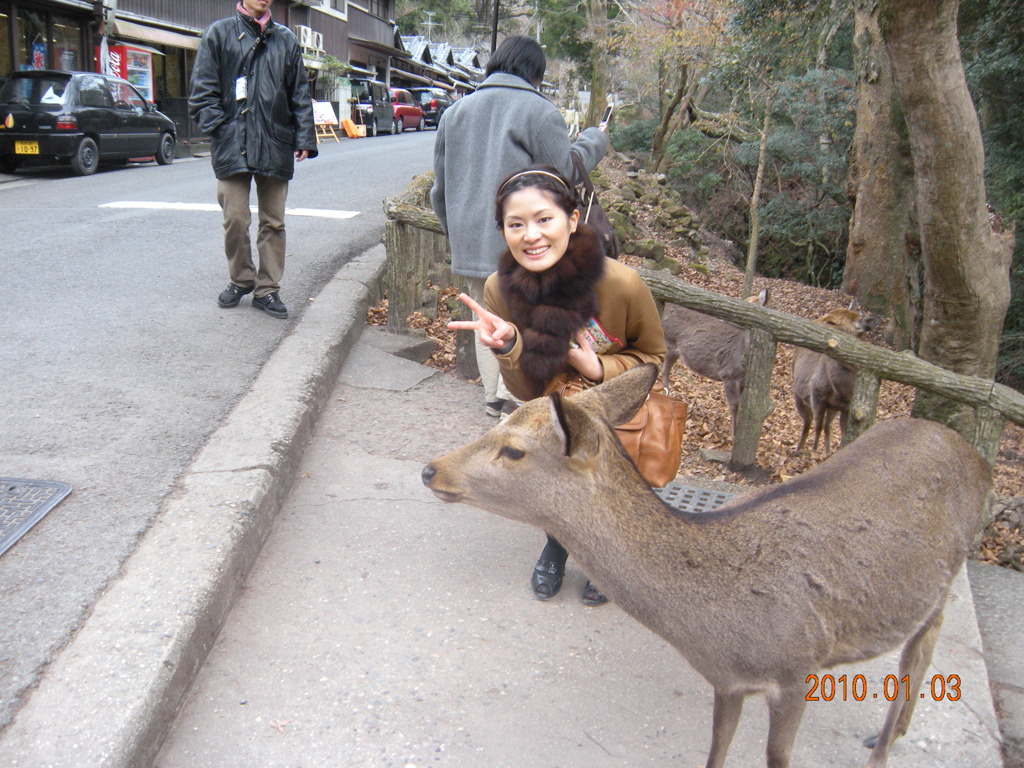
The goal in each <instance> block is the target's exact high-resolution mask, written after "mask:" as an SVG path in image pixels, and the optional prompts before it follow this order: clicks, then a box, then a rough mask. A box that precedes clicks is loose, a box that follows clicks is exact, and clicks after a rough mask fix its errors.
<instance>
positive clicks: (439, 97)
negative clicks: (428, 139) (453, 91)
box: [409, 88, 454, 128]
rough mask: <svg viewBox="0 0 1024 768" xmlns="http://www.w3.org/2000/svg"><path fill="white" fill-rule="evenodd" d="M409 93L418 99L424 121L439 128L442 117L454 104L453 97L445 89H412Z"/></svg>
mask: <svg viewBox="0 0 1024 768" xmlns="http://www.w3.org/2000/svg"><path fill="white" fill-rule="evenodd" d="M409 93H411V94H412V95H413V96H415V97H416V99H417V100H418V101H419V103H420V108H421V109H422V110H423V121H424V122H425V123H426V124H427V125H432V126H433V127H434V128H437V124H438V123H440V122H441V115H443V114H444V111H445V110H446V109H448V107H450V106H451V105H452V104H453V103H454V102H453V101H452V97H451V95H450V94H449V93H448V92H447V91H446V90H444V89H443V88H410V89H409Z"/></svg>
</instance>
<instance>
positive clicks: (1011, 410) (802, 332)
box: [640, 269, 1024, 468]
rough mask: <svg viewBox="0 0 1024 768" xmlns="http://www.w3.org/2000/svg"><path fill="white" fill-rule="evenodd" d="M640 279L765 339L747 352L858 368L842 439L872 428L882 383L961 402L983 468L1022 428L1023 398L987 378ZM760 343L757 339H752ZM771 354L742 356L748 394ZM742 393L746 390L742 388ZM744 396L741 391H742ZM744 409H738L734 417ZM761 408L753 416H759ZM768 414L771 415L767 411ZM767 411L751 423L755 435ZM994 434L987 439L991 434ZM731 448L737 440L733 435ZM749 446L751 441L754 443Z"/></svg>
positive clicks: (676, 283) (652, 275)
mask: <svg viewBox="0 0 1024 768" xmlns="http://www.w3.org/2000/svg"><path fill="white" fill-rule="evenodd" d="M640 276H641V277H642V278H643V280H644V282H645V283H647V285H648V286H649V287H650V289H651V293H653V294H654V297H655V298H656V299H659V300H661V301H671V302H675V303H677V304H682V305H683V306H685V307H689V308H690V309H695V310H697V311H699V312H703V313H705V314H708V315H714V316H715V317H718V318H721V319H723V320H728V321H730V322H733V323H736V324H737V325H742V326H744V327H746V328H751V329H759V330H761V331H763V332H765V334H767V335H768V336H770V340H768V341H767V342H766V340H765V336H764V335H758V334H752V339H751V347H752V348H753V347H755V346H764V344H765V343H768V344H774V343H775V342H783V343H786V344H792V345H794V346H798V347H806V348H808V349H812V350H814V351H815V352H822V353H824V354H826V355H828V356H829V357H833V358H835V359H836V360H839V361H840V362H843V363H846V364H847V365H850V366H852V367H854V368H856V369H857V371H858V377H857V387H856V390H855V393H854V401H853V404H852V405H851V409H850V417H851V419H850V421H851V429H850V430H849V433H850V434H849V438H847V436H845V435H844V441H845V442H849V439H852V438H853V437H856V435H858V434H860V433H861V432H863V431H864V430H865V429H867V427H869V426H871V423H872V422H873V421H874V413H875V407H876V406H877V403H878V389H879V380H880V379H888V380H891V381H898V382H900V383H903V384H909V385H911V386H914V387H917V388H919V389H924V390H927V391H929V392H933V393H935V394H938V395H941V396H942V397H946V398H948V399H950V400H955V401H957V402H962V403H966V404H967V405H970V406H972V407H973V408H975V409H976V410H977V411H978V418H977V419H976V422H977V428H976V429H975V430H974V433H973V434H969V435H965V437H967V438H968V439H970V440H971V442H972V443H973V444H974V446H975V447H976V448H978V450H979V451H980V452H981V453H982V455H983V456H985V457H986V458H987V459H989V461H990V462H991V461H993V460H994V451H995V443H998V437H999V434H1000V433H1001V432H1002V426H1003V425H1002V420H1003V419H1009V420H1010V421H1013V422H1014V423H1016V424H1021V425H1024V395H1021V394H1020V393H1019V392H1016V391H1015V390H1013V389H1011V388H1010V387H1007V386H1004V385H1002V384H997V383H996V382H994V381H992V380H990V379H981V378H978V377H976V376H964V375H961V374H957V373H953V372H952V371H948V370H946V369H945V368H940V367H939V366H937V365H933V364H931V363H928V362H926V361H924V360H921V359H920V358H918V357H916V356H915V355H913V354H912V353H909V352H893V351H891V350H888V349H883V348H881V347H876V346H874V345H873V344H868V343H867V342H863V341H860V340H859V339H856V338H854V337H853V336H850V335H849V334H846V333H841V332H836V331H835V330H833V329H830V328H828V327H826V326H824V325H821V324H820V323H816V322H813V321H811V320H806V319H804V318H801V317H796V316H794V315H789V314H786V313H785V312H779V311H778V310H774V309H768V308H767V307H756V306H753V305H752V304H750V303H748V302H745V301H741V300H739V299H734V298H731V297H729V296H723V295H721V294H718V293H713V292H711V291H706V290H704V289H703V288H698V287H697V286H695V285H690V284H689V283H687V282H685V281H683V280H680V279H679V278H677V277H673V276H671V275H669V274H668V273H667V272H664V271H652V270H648V269H641V270H640ZM757 336H760V338H756V337H757ZM758 355H760V356H761V357H764V358H769V357H770V361H769V362H765V361H761V363H760V364H759V365H755V366H751V365H750V361H749V358H751V357H752V356H758ZM772 361H774V354H771V355H770V356H769V355H764V354H763V352H761V353H759V352H756V351H755V352H753V353H751V352H749V351H748V365H747V387H746V388H750V387H751V386H753V388H754V390H755V393H756V392H759V391H764V390H766V387H764V386H763V384H759V379H760V377H770V376H771V362H772ZM746 388H745V389H746ZM744 395H746V391H744ZM744 404H745V403H743V402H741V404H740V410H741V411H742V410H743V406H744ZM763 410H764V409H763V408H762V409H759V412H760V411H763ZM769 412H770V411H769ZM767 415H768V413H767V412H765V413H764V415H763V416H762V417H761V418H760V421H758V422H757V432H758V434H759V433H760V425H761V423H763V421H764V418H766V417H767ZM740 426H746V427H747V428H748V429H749V428H750V425H749V424H745V423H744V419H743V417H742V415H741V417H740V419H739V425H738V428H739V427H740ZM993 433H994V435H993ZM736 441H737V443H740V437H739V435H738V434H737V440H736ZM755 446H756V441H755ZM737 454H738V451H737V450H736V446H734V451H733V458H732V461H731V462H730V463H731V465H733V466H734V467H735V468H743V467H745V466H750V465H752V464H753V456H752V454H751V455H750V456H746V455H744V456H738V455H737Z"/></svg>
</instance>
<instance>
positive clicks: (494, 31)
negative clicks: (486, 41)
mask: <svg viewBox="0 0 1024 768" xmlns="http://www.w3.org/2000/svg"><path fill="white" fill-rule="evenodd" d="M500 3H501V0H494V20H493V22H492V23H491V53H494V49H495V48H497V47H498V6H499V5H500Z"/></svg>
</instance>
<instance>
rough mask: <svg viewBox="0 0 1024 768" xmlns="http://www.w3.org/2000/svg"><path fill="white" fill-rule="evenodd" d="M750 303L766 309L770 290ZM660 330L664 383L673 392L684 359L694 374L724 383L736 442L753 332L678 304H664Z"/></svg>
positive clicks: (755, 297)
mask: <svg viewBox="0 0 1024 768" xmlns="http://www.w3.org/2000/svg"><path fill="white" fill-rule="evenodd" d="M747 301H749V302H750V303H751V304H757V305H758V306H761V307H763V306H765V305H766V304H767V303H768V290H767V289H765V290H763V291H761V292H760V293H759V294H757V296H751V297H750V298H748V299H747ZM661 327H662V329H663V330H664V331H665V348H666V353H665V362H664V363H663V364H662V366H661V381H662V384H664V385H665V389H666V390H668V389H670V387H669V372H670V371H671V370H672V366H673V365H674V364H675V362H676V360H682V362H683V365H685V366H686V367H687V368H689V369H690V370H691V371H693V372H694V373H697V374H700V375H701V376H705V377H707V378H709V379H713V380H714V381H720V382H722V386H723V387H724V388H725V400H726V402H728V403H729V417H730V419H731V420H732V438H733V442H735V441H736V414H737V412H738V411H739V407H740V395H742V394H743V380H744V371H743V357H744V355H746V354H747V347H748V346H750V330H749V329H747V328H744V327H742V326H739V325H735V324H733V323H730V322H727V321H725V320H720V319H719V318H717V317H714V316H712V315H705V314H703V313H701V312H698V311H696V310H694V309H688V308H687V307H684V306H681V305H679V304H666V305H665V311H664V312H663V313H662V318H661Z"/></svg>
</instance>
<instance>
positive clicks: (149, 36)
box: [114, 19, 199, 51]
mask: <svg viewBox="0 0 1024 768" xmlns="http://www.w3.org/2000/svg"><path fill="white" fill-rule="evenodd" d="M114 34H115V35H117V36H118V37H129V38H131V39H133V40H143V41H145V42H147V43H156V44H158V45H170V46H173V47H174V48H190V49H191V50H193V51H198V50H199V38H198V37H193V36H192V35H183V34H181V33H180V32H172V31H171V30H169V29H160V28H158V27H149V26H146V25H145V24H136V23H135V22H133V21H124V20H123V19H117V20H116V21H115V22H114Z"/></svg>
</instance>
